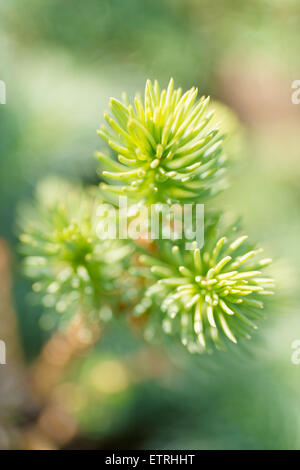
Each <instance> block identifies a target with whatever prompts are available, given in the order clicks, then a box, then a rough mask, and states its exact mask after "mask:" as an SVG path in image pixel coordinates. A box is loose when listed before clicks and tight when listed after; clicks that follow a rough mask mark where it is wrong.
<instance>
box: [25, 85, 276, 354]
mask: <svg viewBox="0 0 300 470" xmlns="http://www.w3.org/2000/svg"><path fill="white" fill-rule="evenodd" d="M196 97H197V90H196V89H194V88H193V89H191V90H189V91H188V92H186V93H185V94H182V91H181V89H178V90H174V85H173V80H171V81H170V83H169V86H168V88H167V89H166V90H162V91H160V88H159V85H158V83H157V82H155V83H154V85H152V83H151V82H150V81H147V84H146V90H145V96H144V99H143V100H142V99H141V98H140V97H139V96H136V98H135V99H134V104H133V105H132V104H130V103H129V100H128V98H127V97H125V98H124V103H121V102H119V101H117V100H115V99H111V101H110V108H111V113H112V117H109V116H108V115H105V119H106V121H107V124H108V128H107V127H105V126H103V127H102V128H101V130H100V131H99V134H100V135H101V137H103V139H104V140H105V141H106V142H107V143H108V144H109V146H110V147H111V148H112V149H113V150H115V151H116V152H117V153H118V159H119V162H117V161H116V160H115V159H114V158H112V157H108V156H105V155H104V154H102V153H101V154H99V155H98V157H99V160H100V162H101V166H102V167H103V166H104V167H105V168H106V170H105V171H104V172H103V176H104V177H105V178H107V179H111V180H116V181H117V182H118V184H117V185H103V184H102V185H101V188H102V190H100V191H99V189H97V188H94V189H93V190H90V189H88V190H82V189H80V188H77V187H74V186H70V185H67V184H65V183H61V182H60V183H59V184H58V186H57V183H54V182H53V181H51V180H50V181H48V182H47V183H46V184H44V185H43V186H42V190H41V191H39V194H38V201H39V202H38V203H37V205H36V206H35V207H34V208H33V209H31V210H30V212H29V213H28V212H26V213H25V215H26V217H23V231H24V233H23V235H22V236H21V241H22V243H23V252H24V254H25V255H26V258H25V267H26V272H27V274H28V275H29V276H30V277H31V278H32V279H34V281H35V282H34V284H33V288H34V290H35V291H39V292H41V293H42V297H43V303H44V305H47V306H48V307H50V308H52V309H56V311H58V312H69V311H71V312H73V311H76V310H78V309H79V310H80V311H83V312H85V313H86V314H87V315H88V316H92V317H93V321H95V319H96V321H97V320H99V319H100V317H101V315H99V312H100V311H101V308H102V307H103V306H105V307H109V309H110V311H112V312H116V311H118V312H121V313H123V314H127V313H128V312H130V315H131V316H132V315H133V316H141V317H142V318H144V320H145V321H144V322H141V324H145V325H146V327H145V333H146V336H147V337H148V338H151V337H152V338H153V337H156V338H158V337H159V335H158V334H157V332H158V329H159V330H160V332H164V333H168V334H170V333H171V334H173V335H174V336H175V337H176V336H177V337H179V338H181V342H182V343H183V344H184V345H185V346H186V347H187V348H188V350H189V351H190V352H204V351H210V350H211V349H212V348H213V347H217V348H224V347H225V345H226V342H227V341H229V340H230V341H232V342H233V343H236V342H238V340H239V339H242V338H249V337H250V335H251V332H252V331H253V329H256V328H257V326H256V321H257V319H259V318H260V317H261V315H262V309H263V307H264V299H266V298H267V296H268V295H269V294H272V288H273V281H272V280H271V279H270V278H269V277H268V276H267V275H263V274H262V270H264V268H265V267H266V266H267V265H268V264H269V263H270V261H271V260H270V259H268V258H262V257H261V256H260V254H261V250H260V249H257V248H256V246H255V245H253V244H251V243H249V241H248V239H247V236H245V235H244V234H243V233H242V232H240V229H239V224H237V223H233V224H231V225H228V224H226V223H224V222H223V221H222V218H223V217H221V216H220V215H216V214H210V212H209V211H207V207H206V208H205V227H204V229H205V230H204V234H205V237H204V238H205V239H204V246H203V247H202V248H201V247H200V246H198V245H197V243H196V242H193V243H194V244H193V243H192V249H187V247H186V242H187V238H188V237H187V235H185V233H184V232H183V234H182V235H183V237H182V239H180V240H174V238H173V239H172V238H171V237H169V239H168V240H165V239H164V236H163V230H164V224H165V221H164V220H160V224H161V227H160V228H161V229H162V230H161V231H160V232H159V233H160V235H159V237H158V239H157V240H151V236H150V237H149V228H147V227H148V225H147V223H146V224H145V227H146V228H144V229H143V230H144V231H142V233H141V234H140V236H139V237H138V239H131V240H109V239H101V237H99V227H100V228H101V224H103V225H105V223H106V222H107V218H108V217H110V216H109V214H106V215H103V214H104V213H103V212H102V213H101V214H102V215H101V217H100V219H99V217H97V207H98V206H99V204H101V202H102V201H101V198H100V196H99V195H101V194H102V196H103V194H105V197H106V199H108V200H111V201H112V202H113V203H114V204H115V205H118V196H120V195H122V196H127V197H128V201H129V205H128V209H129V213H130V214H131V215H130V217H133V214H134V212H135V209H136V208H143V207H144V208H146V209H148V208H149V205H151V204H152V203H157V202H159V203H164V205H167V207H168V205H170V204H172V203H174V202H176V203H179V205H180V207H182V205H184V204H185V203H189V204H191V203H192V204H193V205H195V204H198V203H201V204H202V203H203V202H204V201H205V200H206V199H207V197H209V196H212V195H214V194H216V193H217V192H218V191H219V190H220V189H221V188H222V187H223V183H224V180H223V173H224V170H225V161H226V157H225V154H224V149H223V148H222V147H223V141H224V148H225V153H227V152H228V153H229V154H231V153H235V152H236V149H237V145H236V142H238V140H232V141H230V138H231V137H232V135H231V133H232V134H234V132H236V131H235V130H233V129H236V122H235V121H234V119H232V117H230V116H231V113H230V112H229V113H227V112H226V110H224V107H222V106H221V108H222V112H221V113H220V114H221V117H222V116H223V118H224V117H225V119H227V118H228V116H229V118H228V119H229V120H230V122H225V124H224V126H223V127H224V128H225V129H227V130H228V129H229V133H230V135H229V136H227V138H225V140H224V135H223V133H222V132H219V118H218V115H214V113H213V112H212V110H211V108H209V109H208V99H207V98H201V99H200V100H199V101H197V100H196ZM217 108H219V109H220V106H217ZM217 114H218V113H217ZM226 116H227V117H226ZM231 129H232V131H231ZM229 157H230V155H229ZM120 182H121V183H122V184H120ZM102 196H101V197H102ZM132 205H133V207H132ZM159 207H161V204H160V205H159ZM133 209H134V210H133ZM118 215H120V214H118ZM145 217H146V219H147V217H148V216H145ZM117 218H118V217H117ZM146 219H145V220H144V221H145V222H148V221H147V220H146ZM144 221H143V222H144ZM192 222H193V221H192ZM99 224H100V225H99ZM174 224H175V222H174ZM147 231H148V232H147ZM196 239H197V237H196ZM188 241H189V242H190V240H188ZM200 248H201V249H200ZM129 268H130V269H129Z"/></svg>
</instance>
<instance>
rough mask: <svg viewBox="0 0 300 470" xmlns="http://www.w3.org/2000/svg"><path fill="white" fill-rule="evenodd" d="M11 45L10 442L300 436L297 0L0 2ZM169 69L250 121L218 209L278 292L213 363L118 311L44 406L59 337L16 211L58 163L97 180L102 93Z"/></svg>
mask: <svg viewBox="0 0 300 470" xmlns="http://www.w3.org/2000/svg"><path fill="white" fill-rule="evenodd" d="M0 44H1V62H0V79H1V80H3V81H4V82H5V83H6V87H7V98H6V99H7V104H6V105H0V196H1V197H0V241H1V243H0V274H1V276H0V339H3V340H5V341H6V343H7V348H8V364H7V365H6V366H0V448H10V447H14V446H16V445H18V446H20V447H22V448H33V449H39V448H57V447H67V448H99V449H109V448H110V449H111V448H116V449H120V448H123V449H148V448H152V449H153V448H154V449H185V448H186V449H254V448H256V449H272V448H274V449H287V448H288V449H299V448H300V409H299V387H300V364H299V366H297V365H294V364H293V363H292V361H291V355H292V352H293V350H292V348H291V343H292V341H293V340H295V339H300V321H299V287H298V286H299V266H300V249H299V233H300V232H299V230H300V211H299V204H300V186H299V177H300V133H299V123H300V105H298V106H297V105H294V104H292V101H291V94H292V89H291V84H292V82H293V81H294V80H296V79H300V55H299V47H300V3H299V1H298V0H251V1H248V2H241V1H240V0H159V1H158V0H143V1H140V0H126V1H124V0H86V1H84V2H83V1H80V0H65V1H61V0H44V1H43V2H42V1H40V0H10V1H7V0H0ZM171 76H172V77H173V78H174V80H175V84H176V86H181V87H183V88H184V89H187V88H189V87H191V86H193V85H195V86H197V87H199V90H200V93H201V94H206V95H207V94H209V95H211V96H212V97H213V98H214V99H217V100H219V101H221V102H223V103H225V104H227V105H228V106H230V107H231V108H232V109H233V110H234V111H235V113H236V114H237V116H238V117H239V119H240V121H241V126H242V128H243V140H244V142H243V145H242V148H241V152H240V156H239V158H238V161H237V162H235V165H234V168H233V170H232V173H231V188H230V189H229V190H227V192H226V193H224V194H222V195H221V196H219V198H218V199H217V200H216V201H215V202H214V204H215V205H219V206H220V205H221V206H222V207H223V208H224V210H229V211H234V212H236V213H240V214H242V215H243V220H244V225H245V231H246V232H248V233H249V234H250V235H252V237H253V238H254V239H258V240H259V241H260V242H261V243H262V245H263V246H264V247H265V248H266V250H265V251H266V253H267V254H268V255H272V257H273V258H274V260H275V266H274V269H275V275H276V277H277V279H278V284H279V287H278V289H279V295H278V298H277V299H278V300H277V301H276V304H275V305H274V310H273V311H270V312H269V313H268V315H267V318H266V320H265V321H264V322H263V323H262V325H261V328H260V330H259V333H258V334H256V335H255V337H254V339H253V341H252V342H251V343H248V344H247V345H245V346H242V347H241V348H237V349H238V350H237V351H236V350H234V351H229V352H227V353H216V354H214V355H213V356H211V357H208V358H207V357H194V356H189V355H187V354H186V353H184V352H183V351H182V350H181V348H177V347H174V346H172V345H170V347H168V348H165V347H163V348H162V349H160V348H153V347H150V346H149V345H147V344H145V343H144V342H143V341H142V340H141V339H140V337H139V335H138V333H137V332H136V331H135V330H134V331H131V329H130V328H128V325H126V324H125V322H124V324H123V323H120V322H119V323H118V324H114V323H113V324H112V325H111V326H110V327H109V328H108V329H107V331H105V334H104V335H103V336H102V335H101V337H100V340H99V342H98V343H97V344H96V345H95V346H94V347H93V348H90V349H89V350H88V352H84V353H83V354H82V355H80V354H79V355H78V356H76V359H75V360H74V361H72V363H71V364H69V365H68V367H67V368H66V369H64V368H63V364H61V363H60V361H59V360H56V362H55V360H52V366H53V364H54V363H55V365H56V367H57V368H58V369H59V370H60V371H61V370H63V372H62V373H61V379H60V382H59V385H55V386H53V387H52V389H51V392H49V393H48V395H47V397H43V400H42V404H41V401H40V400H38V399H37V398H36V396H35V394H34V393H33V391H32V389H33V388H34V387H33V385H32V367H33V364H35V363H36V361H41V351H42V348H43V345H44V344H45V343H46V341H47V340H48V336H49V334H48V333H47V331H45V329H43V328H42V326H43V324H42V322H41V321H40V319H41V317H42V316H43V311H42V307H41V306H40V305H34V304H33V302H32V299H31V296H30V284H29V283H28V282H27V281H26V280H25V279H24V278H23V277H22V274H21V271H20V257H19V255H18V250H17V244H18V243H17V231H16V226H17V218H18V215H17V210H18V207H19V206H20V203H22V202H23V201H24V200H26V199H28V198H30V197H31V195H32V193H33V191H34V188H35V185H36V184H37V182H38V181H40V180H41V179H42V178H43V177H45V176H48V175H50V174H51V175H53V174H54V175H60V176H63V177H66V178H68V179H70V180H75V181H78V180H80V181H82V182H83V183H86V184H96V183H97V182H98V176H97V174H96V162H95V159H94V158H93V154H94V152H95V151H96V150H99V149H100V148H101V146H102V143H101V142H100V140H99V138H98V137H97V135H96V129H97V128H98V127H99V124H101V122H102V120H103V112H104V110H105V109H106V108H107V105H108V99H109V97H110V96H115V97H117V98H119V97H120V95H121V92H122V91H124V90H126V91H127V92H129V93H130V94H133V93H134V92H135V91H142V90H143V87H144V83H145V80H146V78H151V79H155V78H156V79H158V80H159V81H160V83H161V84H162V85H164V86H165V85H166V84H167V82H168V80H169V78H170V77H171ZM12 274H13V281H12V279H11V275H12ZM14 316H16V319H17V321H16V322H15V321H14ZM18 338H19V339H18ZM57 344H58V345H57ZM57 344H55V345H54V353H55V351H56V352H57V351H61V349H59V348H62V349H63V347H62V346H61V343H59V341H58V343H57ZM56 347H57V348H58V349H57V350H56V349H55V348H56ZM63 351H65V350H64V349H63ZM54 353H53V349H52V352H51V354H54ZM65 353H66V354H68V352H65ZM42 355H43V353H42ZM54 355H55V354H54ZM60 357H61V356H60ZM52 359H53V358H52ZM50 362H51V361H50ZM42 365H43V363H42ZM51 371H52V372H53V368H52V369H49V370H48V369H47V368H46V369H45V367H44V368H43V367H42V370H40V371H39V372H38V374H40V375H38V376H39V377H40V379H41V380H44V379H45V380H46V381H47V379H48V378H49V374H50V373H52V372H51ZM53 374H54V372H53ZM99 376H100V377H102V378H103V380H101V381H99V379H98V378H99ZM50 382H51V381H50ZM41 407H42V408H43V413H40V409H41ZM16 443H18V444H16Z"/></svg>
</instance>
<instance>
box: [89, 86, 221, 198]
mask: <svg viewBox="0 0 300 470" xmlns="http://www.w3.org/2000/svg"><path fill="white" fill-rule="evenodd" d="M197 93H198V90H197V89H195V88H192V89H191V90H189V91H187V92H186V93H184V94H182V90H181V88H179V89H177V90H174V82H173V80H172V79H171V80H170V83H169V86H168V88H167V89H166V90H162V91H160V88H159V85H158V82H157V81H155V82H154V85H153V84H152V83H151V81H150V80H148V81H147V83H146V89H145V95H144V98H143V99H142V97H140V96H139V95H137V96H136V97H135V99H134V103H132V104H130V102H129V99H128V97H127V96H125V98H124V103H121V102H120V101H117V100H116V99H114V98H112V99H111V100H110V110H111V114H112V116H109V115H108V114H105V119H106V122H107V126H105V125H103V126H102V127H101V129H100V130H99V131H98V134H99V135H100V136H101V137H102V138H103V139H104V140H105V141H106V142H107V144H108V145H109V146H110V147H111V148H112V149H113V150H115V151H116V152H118V154H119V155H118V159H119V162H120V163H118V162H116V161H114V160H113V159H111V158H109V157H107V156H105V155H104V154H102V153H99V154H98V158H99V160H100V162H101V164H102V166H103V167H104V168H105V171H103V176H104V178H105V179H109V180H116V181H117V182H118V185H117V186H111V185H106V184H102V186H101V187H102V189H103V190H106V191H107V192H108V193H109V194H110V195H127V196H128V197H129V198H130V199H132V200H134V201H136V202H137V201H143V202H144V203H149V204H151V203H155V202H168V203H172V202H194V201H196V200H199V198H200V199H201V201H204V200H206V199H207V198H208V197H209V196H211V195H213V194H216V193H217V192H219V191H220V189H222V187H223V184H224V181H223V177H224V170H225V161H226V158H225V155H224V154H223V153H222V138H223V136H222V134H221V133H220V132H219V126H218V124H217V123H216V124H214V125H213V126H210V121H211V119H212V118H213V116H214V112H213V110H209V111H208V109H207V108H208V104H209V98H205V97H204V96H203V97H202V98H201V99H200V100H198V101H197Z"/></svg>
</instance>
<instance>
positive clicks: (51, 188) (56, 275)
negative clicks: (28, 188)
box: [20, 178, 129, 320]
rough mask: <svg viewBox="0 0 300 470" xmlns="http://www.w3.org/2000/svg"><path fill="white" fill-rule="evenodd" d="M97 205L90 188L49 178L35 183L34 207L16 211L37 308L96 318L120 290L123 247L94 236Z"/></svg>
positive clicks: (98, 223) (125, 252) (99, 221)
mask: <svg viewBox="0 0 300 470" xmlns="http://www.w3.org/2000/svg"><path fill="white" fill-rule="evenodd" d="M100 203H101V199H100V198H99V195H98V194H97V193H96V192H95V191H94V190H85V191H84V190H83V189H82V188H81V187H80V186H79V187H75V186H74V185H71V184H69V183H66V182H64V181H62V180H58V179H55V178H49V179H47V180H45V181H44V182H43V183H42V184H40V185H39V187H38V190H37V194H36V204H35V206H33V207H28V206H27V207H23V208H22V211H20V220H21V222H22V228H23V232H24V233H23V234H22V235H21V236H20V239H21V242H22V252H23V254H24V255H25V256H26V257H25V262H24V268H25V273H26V275H27V276H28V277H29V278H31V279H33V280H34V281H35V282H34V283H33V290H34V291H35V292H37V293H39V294H40V295H41V296H42V303H43V305H44V306H45V307H48V308H51V309H55V310H56V312H58V313H64V314H67V315H68V316H69V315H72V314H74V313H77V312H78V311H81V312H84V313H86V314H87V315H88V316H90V317H95V316H96V318H97V316H98V320H99V313H100V312H101V308H102V307H105V306H108V305H113V304H114V302H112V301H113V300H114V297H113V293H115V294H116V293H117V292H119V290H120V284H119V279H120V277H121V276H122V272H123V262H124V260H125V258H126V256H127V255H128V253H129V248H128V246H125V245H122V244H121V243H119V242H118V241H117V240H101V239H99V237H98V236H97V230H99V229H100V226H101V224H102V222H103V221H102V219H101V218H100V217H99V216H98V215H97V208H98V207H99V204H100ZM115 300H117V297H115Z"/></svg>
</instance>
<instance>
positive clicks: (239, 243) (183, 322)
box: [135, 215, 274, 352]
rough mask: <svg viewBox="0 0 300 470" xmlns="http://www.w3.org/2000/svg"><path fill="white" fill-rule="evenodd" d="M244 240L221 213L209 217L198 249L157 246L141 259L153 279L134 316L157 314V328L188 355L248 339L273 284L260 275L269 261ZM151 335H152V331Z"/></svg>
mask: <svg viewBox="0 0 300 470" xmlns="http://www.w3.org/2000/svg"><path fill="white" fill-rule="evenodd" d="M247 238H248V237H247V236H245V235H244V236H243V235H241V234H239V230H238V223H234V224H232V225H230V226H226V225H225V224H224V223H223V222H222V218H221V217H220V216H219V215H212V216H210V217H208V221H207V223H206V227H205V244H204V247H203V249H202V250H199V248H197V244H195V245H196V246H195V248H194V249H193V250H186V249H185V247H184V245H182V244H181V245H179V244H175V243H171V242H170V241H164V240H162V241H160V242H158V243H157V245H156V247H155V249H154V250H152V251H153V253H152V255H141V256H140V258H139V261H140V263H141V264H142V265H146V266H148V267H149V269H150V271H151V273H152V277H153V281H152V282H151V286H150V287H149V288H148V290H147V291H146V292H145V295H144V297H143V299H142V300H141V302H140V303H139V304H138V305H137V307H136V309H135V314H136V315H137V316H138V315H141V314H144V313H145V312H146V311H147V310H148V309H149V308H150V307H154V309H156V310H159V312H160V313H159V315H158V316H159V320H158V318H157V316H156V318H155V322H156V323H157V326H158V327H162V328H163V330H164V331H165V332H166V333H169V334H177V335H179V336H180V337H181V341H182V343H183V344H184V345H185V346H187V347H188V349H189V351H190V352H202V351H205V350H210V349H211V346H213V345H215V346H217V347H219V348H222V347H224V345H225V344H224V338H227V339H229V340H230V341H232V342H233V343H237V340H238V339H240V338H250V334H251V332H252V331H253V329H256V328H257V326H256V324H255V321H256V320H257V319H259V318H260V317H261V310H262V309H263V307H264V303H263V300H264V298H265V296H268V295H270V294H272V293H273V292H272V290H271V289H272V288H273V287H274V285H273V280H272V279H270V278H269V277H268V276H264V277H263V276H262V270H263V269H264V268H265V267H266V266H268V265H269V264H270V262H271V259H269V258H262V257H261V256H260V254H261V252H262V250H261V249H257V248H256V247H255V246H253V245H251V244H250V243H249V242H248V239H247ZM146 274H148V273H147V272H146ZM139 275H143V270H140V271H139ZM154 280H155V281H154ZM153 282H154V283H153ZM149 317H150V318H149V321H150V330H151V328H152V325H151V314H150V315H149ZM157 320H158V321H157ZM150 330H149V331H150ZM149 334H150V336H151V335H155V328H152V331H150V333H148V335H149Z"/></svg>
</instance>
